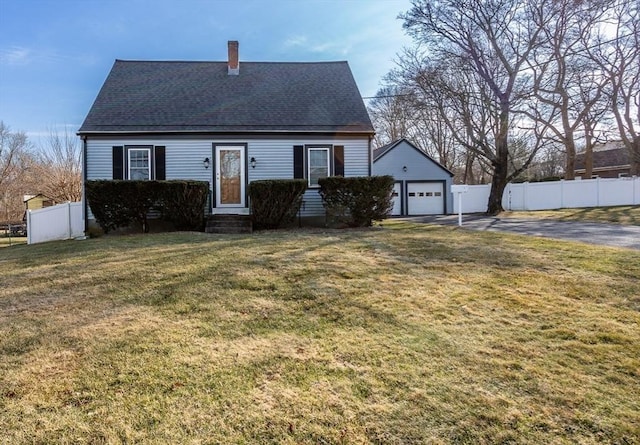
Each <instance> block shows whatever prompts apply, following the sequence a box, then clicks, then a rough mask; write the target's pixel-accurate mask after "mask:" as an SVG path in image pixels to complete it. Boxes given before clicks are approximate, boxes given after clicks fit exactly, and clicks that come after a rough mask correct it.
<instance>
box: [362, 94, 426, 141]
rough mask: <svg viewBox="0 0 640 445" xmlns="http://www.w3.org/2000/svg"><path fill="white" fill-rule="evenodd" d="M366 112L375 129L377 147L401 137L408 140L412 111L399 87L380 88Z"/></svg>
mask: <svg viewBox="0 0 640 445" xmlns="http://www.w3.org/2000/svg"><path fill="white" fill-rule="evenodd" d="M368 110H369V116H370V117H371V120H372V122H373V126H374V127H375V129H376V136H375V142H376V145H377V146H382V145H385V144H388V143H389V142H392V141H395V140H397V139H400V138H403V137H407V138H409V133H410V127H411V126H412V125H413V124H414V120H415V119H414V111H413V109H412V107H411V104H410V102H409V101H408V100H407V99H406V93H405V92H403V91H402V90H401V88H400V86H398V85H387V86H385V87H383V88H381V89H380V90H379V91H378V92H377V93H376V97H375V98H374V99H372V100H371V102H370V103H369V107H368Z"/></svg>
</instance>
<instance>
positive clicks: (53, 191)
mask: <svg viewBox="0 0 640 445" xmlns="http://www.w3.org/2000/svg"><path fill="white" fill-rule="evenodd" d="M34 169H35V170H37V172H38V175H39V176H40V178H41V182H40V184H41V186H40V190H39V193H42V194H44V195H46V196H48V197H49V198H52V199H53V200H55V201H57V202H66V201H71V202H76V201H80V200H81V199H82V178H81V175H82V152H81V149H80V142H79V140H78V138H77V137H76V136H75V135H74V134H72V133H70V132H68V131H66V130H65V131H64V132H62V133H60V132H55V131H53V130H52V131H50V132H49V136H48V138H47V140H46V143H45V145H44V146H42V147H40V150H39V157H38V165H37V166H36V167H34Z"/></svg>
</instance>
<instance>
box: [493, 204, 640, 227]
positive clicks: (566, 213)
mask: <svg viewBox="0 0 640 445" xmlns="http://www.w3.org/2000/svg"><path fill="white" fill-rule="evenodd" d="M500 216H502V217H513V218H540V219H555V220H559V221H595V222H603V223H614V224H624V225H634V226H640V206H616V207H592V208H582V209H558V210H539V211H526V212H524V211H517V212H502V213H501V214H500Z"/></svg>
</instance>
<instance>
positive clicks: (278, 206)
mask: <svg viewBox="0 0 640 445" xmlns="http://www.w3.org/2000/svg"><path fill="white" fill-rule="evenodd" d="M306 189H307V181H306V180H304V179H267V180H261V181H252V182H251V183H249V198H250V201H251V215H252V219H253V227H254V229H277V228H279V227H282V226H286V225H288V224H291V223H292V222H293V221H294V220H295V217H296V214H297V213H298V212H299V211H300V205H301V204H302V196H303V195H304V192H305V190H306Z"/></svg>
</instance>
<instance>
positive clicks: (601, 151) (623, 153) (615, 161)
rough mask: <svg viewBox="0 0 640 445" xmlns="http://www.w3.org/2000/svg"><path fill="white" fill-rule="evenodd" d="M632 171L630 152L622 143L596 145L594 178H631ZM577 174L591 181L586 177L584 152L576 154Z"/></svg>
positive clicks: (594, 151) (613, 142) (594, 149)
mask: <svg viewBox="0 0 640 445" xmlns="http://www.w3.org/2000/svg"><path fill="white" fill-rule="evenodd" d="M630 171H631V162H630V159H629V152H628V151H627V149H626V148H625V146H624V144H623V143H622V141H612V142H606V143H601V144H596V145H595V146H594V147H593V169H592V176H596V177H601V178H619V177H623V176H629V173H630ZM575 173H576V176H582V178H583V179H591V178H590V177H589V178H587V177H586V170H585V153H584V152H582V153H578V154H576V164H575Z"/></svg>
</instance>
